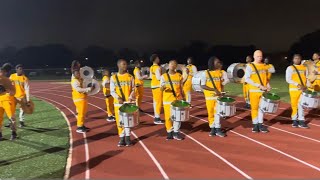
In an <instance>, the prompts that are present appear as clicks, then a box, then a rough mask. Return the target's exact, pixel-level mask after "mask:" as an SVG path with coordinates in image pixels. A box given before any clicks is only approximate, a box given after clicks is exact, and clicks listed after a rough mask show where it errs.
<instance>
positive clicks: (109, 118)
mask: <svg viewBox="0 0 320 180" xmlns="http://www.w3.org/2000/svg"><path fill="white" fill-rule="evenodd" d="M107 121H109V122H114V121H116V118H114V116H109V117H108V118H107Z"/></svg>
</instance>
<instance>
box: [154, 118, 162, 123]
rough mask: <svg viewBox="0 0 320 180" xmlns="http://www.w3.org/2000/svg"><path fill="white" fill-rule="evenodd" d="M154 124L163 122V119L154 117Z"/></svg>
mask: <svg viewBox="0 0 320 180" xmlns="http://www.w3.org/2000/svg"><path fill="white" fill-rule="evenodd" d="M154 124H164V121H163V120H161V119H160V118H154Z"/></svg>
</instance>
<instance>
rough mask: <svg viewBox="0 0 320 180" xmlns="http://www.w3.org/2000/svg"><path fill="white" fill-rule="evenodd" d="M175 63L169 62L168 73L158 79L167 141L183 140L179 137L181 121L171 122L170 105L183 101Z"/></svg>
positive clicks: (180, 82) (181, 83) (181, 86)
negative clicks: (161, 94)
mask: <svg viewBox="0 0 320 180" xmlns="http://www.w3.org/2000/svg"><path fill="white" fill-rule="evenodd" d="M177 65H178V63H177V61H176V60H171V61H170V62H169V69H168V70H169V71H168V72H167V73H164V74H163V75H162V76H161V79H160V87H161V88H160V90H161V91H163V108H164V117H165V127H166V131H167V140H171V139H176V140H183V138H182V137H181V135H180V132H179V130H180V126H181V121H173V122H172V121H171V118H170V117H171V103H172V102H173V101H175V100H183V99H184V94H183V81H184V79H183V78H182V75H181V74H180V73H178V72H177V71H176V69H177Z"/></svg>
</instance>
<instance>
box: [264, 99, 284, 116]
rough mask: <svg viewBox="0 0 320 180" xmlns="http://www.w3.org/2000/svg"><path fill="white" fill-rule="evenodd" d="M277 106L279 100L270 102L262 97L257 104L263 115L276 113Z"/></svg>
mask: <svg viewBox="0 0 320 180" xmlns="http://www.w3.org/2000/svg"><path fill="white" fill-rule="evenodd" d="M279 104H280V100H271V99H267V98H265V97H264V96H262V97H261V99H260V102H259V108H260V109H261V110H262V111H263V112H264V113H271V114H274V113H276V112H277V111H278V107H279Z"/></svg>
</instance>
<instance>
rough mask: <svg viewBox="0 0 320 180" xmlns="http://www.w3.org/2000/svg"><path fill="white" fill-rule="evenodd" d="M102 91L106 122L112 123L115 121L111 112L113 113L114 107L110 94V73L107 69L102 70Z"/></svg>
mask: <svg viewBox="0 0 320 180" xmlns="http://www.w3.org/2000/svg"><path fill="white" fill-rule="evenodd" d="M102 75H103V78H102V91H103V95H104V97H105V98H106V106H107V114H108V118H107V121H109V122H113V121H116V119H115V117H114V115H113V112H114V105H113V97H112V96H111V94H110V72H109V70H107V69H104V70H103V72H102Z"/></svg>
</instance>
